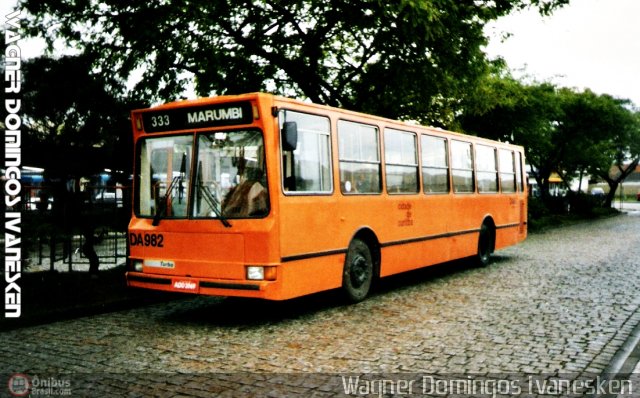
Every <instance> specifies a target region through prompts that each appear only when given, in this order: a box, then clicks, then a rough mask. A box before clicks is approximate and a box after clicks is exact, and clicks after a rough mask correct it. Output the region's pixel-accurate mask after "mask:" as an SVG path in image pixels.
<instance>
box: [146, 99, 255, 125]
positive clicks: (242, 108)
mask: <svg viewBox="0 0 640 398" xmlns="http://www.w3.org/2000/svg"><path fill="white" fill-rule="evenodd" d="M252 121H253V111H252V108H251V103H250V102H233V103H226V104H209V105H197V106H191V107H185V108H175V109H167V110H159V111H151V112H144V113H142V123H143V124H144V130H145V131H146V132H147V133H159V132H164V131H174V130H188V129H198V128H204V127H219V126H233V125H238V124H249V123H251V122H252Z"/></svg>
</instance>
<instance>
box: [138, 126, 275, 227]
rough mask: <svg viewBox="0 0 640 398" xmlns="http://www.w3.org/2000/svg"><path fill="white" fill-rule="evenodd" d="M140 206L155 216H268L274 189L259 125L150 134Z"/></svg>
mask: <svg viewBox="0 0 640 398" xmlns="http://www.w3.org/2000/svg"><path fill="white" fill-rule="evenodd" d="M139 161H140V163H139V167H138V170H139V172H138V182H139V185H138V186H139V187H140V188H139V190H138V195H137V196H138V197H137V200H136V211H137V213H138V215H140V216H146V217H155V218H187V217H191V218H218V219H220V220H221V221H222V222H223V223H224V224H225V226H230V224H229V223H228V222H227V221H226V220H227V219H228V218H250V217H264V216H266V215H267V214H268V212H269V199H268V198H269V195H268V192H267V181H266V173H265V165H264V144H263V139H262V133H261V132H260V131H258V130H237V131H224V132H219V131H218V132H212V133H202V134H198V135H197V136H196V145H195V147H194V142H193V136H192V135H180V136H170V137H153V138H145V139H144V140H142V143H141V145H140V157H139Z"/></svg>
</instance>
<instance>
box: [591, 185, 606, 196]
mask: <svg viewBox="0 0 640 398" xmlns="http://www.w3.org/2000/svg"><path fill="white" fill-rule="evenodd" d="M591 195H593V196H595V197H598V198H604V189H602V188H600V187H595V188H591Z"/></svg>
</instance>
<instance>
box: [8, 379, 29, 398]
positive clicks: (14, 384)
mask: <svg viewBox="0 0 640 398" xmlns="http://www.w3.org/2000/svg"><path fill="white" fill-rule="evenodd" d="M7 387H8V389H9V394H11V395H12V396H14V397H26V396H27V395H29V391H30V390H31V379H30V378H29V376H27V375H25V374H22V373H16V374H14V375H11V377H9V382H8V385H7Z"/></svg>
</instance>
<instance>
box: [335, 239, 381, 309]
mask: <svg viewBox="0 0 640 398" xmlns="http://www.w3.org/2000/svg"><path fill="white" fill-rule="evenodd" d="M372 281H373V260H372V257H371V250H370V249H369V246H368V245H367V244H366V243H364V242H363V241H361V240H360V239H357V238H356V239H354V240H352V241H351V244H349V249H347V255H346V257H345V260H344V269H343V273H342V290H343V292H344V294H345V296H346V298H347V299H348V300H349V301H350V302H352V303H357V302H360V301H362V300H364V299H365V298H366V297H367V295H368V294H369V290H370V289H371V283H372Z"/></svg>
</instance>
